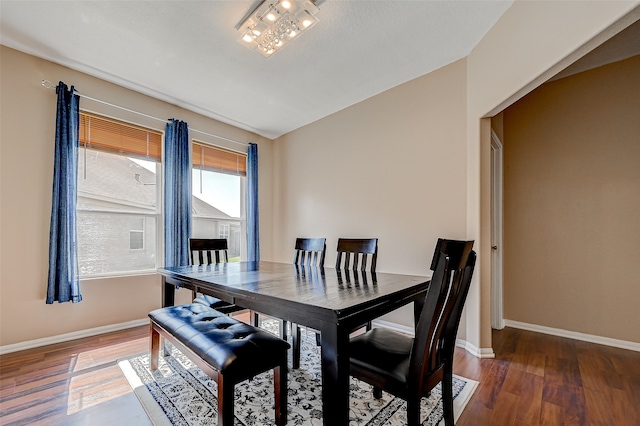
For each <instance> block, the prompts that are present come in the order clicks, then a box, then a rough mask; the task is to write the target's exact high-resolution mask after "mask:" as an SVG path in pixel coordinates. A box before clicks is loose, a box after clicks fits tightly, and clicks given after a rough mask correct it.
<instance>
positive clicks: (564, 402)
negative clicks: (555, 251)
mask: <svg viewBox="0 0 640 426" xmlns="http://www.w3.org/2000/svg"><path fill="white" fill-rule="evenodd" d="M493 339H494V351H495V352H496V358H495V359H484V360H480V359H477V358H476V357H474V356H473V355H470V354H468V353H466V352H465V351H464V350H461V349H459V348H457V349H456V359H455V367H454V370H455V373H456V374H459V375H462V376H465V377H469V378H471V379H474V380H478V381H479V382H480V384H479V385H478V389H477V390H476V392H475V393H474V395H473V397H472V398H471V400H470V401H469V404H468V405H467V408H466V409H465V411H464V412H463V413H462V416H461V417H460V419H459V421H458V423H457V424H458V425H459V426H469V425H624V426H627V425H631V426H633V425H640V352H633V351H627V350H623V349H616V348H610V347H606V346H601V345H596V344H591V343H585V342H580V341H576V340H570V339H564V338H560V337H554V336H548V335H544V334H538V333H533V332H527V331H521V330H516V329H509V328H506V329H504V330H502V331H494V333H493ZM148 344H149V342H148V327H146V326H145V327H137V328H134V329H130V330H125V331H120V332H115V333H109V334H105V335H101V336H95V337H90V338H85V339H80V340H75V341H72V342H66V343H60V344H56V345H50V346H46V347H42V348H36V349H30V350H27V351H22V352H16V353H11V354H6V355H3V356H0V424H2V425H27V424H28V425H75V426H80V425H91V426H101V425H127V426H129V425H145V426H146V425H150V424H151V423H150V422H149V420H148V418H147V416H146V414H145V412H144V410H143V408H142V407H141V406H140V404H139V402H138V400H137V398H136V396H135V395H134V394H133V392H132V390H131V388H130V386H129V384H128V382H127V380H126V379H125V378H124V376H123V374H122V372H121V371H120V368H119V367H118V364H117V360H118V359H121V358H126V357H129V356H132V355H135V354H138V353H141V352H144V351H147V350H148Z"/></svg>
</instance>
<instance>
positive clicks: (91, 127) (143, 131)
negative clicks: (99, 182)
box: [80, 111, 162, 161]
mask: <svg viewBox="0 0 640 426" xmlns="http://www.w3.org/2000/svg"><path fill="white" fill-rule="evenodd" d="M80 146H81V147H84V148H91V149H98V150H103V151H109V152H113V153H117V154H120V155H126V156H127V157H138V158H142V159H149V158H154V159H157V160H158V161H160V157H161V155H162V132H159V131H157V130H151V129H147V128H145V127H142V126H136V125H133V124H129V123H125V122H124V121H118V120H115V119H112V118H107V117H102V116H99V115H95V114H91V113H88V112H84V111H81V112H80Z"/></svg>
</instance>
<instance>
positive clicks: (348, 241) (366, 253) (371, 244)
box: [336, 238, 378, 331]
mask: <svg viewBox="0 0 640 426" xmlns="http://www.w3.org/2000/svg"><path fill="white" fill-rule="evenodd" d="M336 251H337V252H338V255H337V257H336V270H338V271H339V270H341V269H344V270H348V269H352V270H354V271H357V270H358V269H360V270H361V271H366V270H367V261H368V262H369V269H370V270H371V272H376V263H377V261H378V239H377V238H365V239H358V238H338V248H337V249H336ZM358 265H360V267H359V268H358ZM364 327H365V329H366V330H367V331H369V330H371V327H372V325H371V321H367V323H366V324H364ZM358 328H360V327H358Z"/></svg>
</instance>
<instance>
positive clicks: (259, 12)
mask: <svg viewBox="0 0 640 426" xmlns="http://www.w3.org/2000/svg"><path fill="white" fill-rule="evenodd" d="M319 11H320V9H318V7H317V6H316V5H315V4H314V3H313V1H312V0H264V1H263V2H262V3H260V4H258V6H257V7H256V8H255V9H254V10H253V11H252V12H251V13H250V14H249V15H248V17H247V18H246V19H245V20H243V21H242V23H241V24H240V26H239V27H238V32H239V33H240V42H241V43H242V44H244V45H245V46H247V47H248V48H250V49H251V50H255V51H256V52H259V53H260V54H262V56H265V57H269V56H272V55H273V54H274V53H276V52H277V51H279V50H280V49H282V47H284V46H285V45H286V44H287V43H288V42H289V41H291V40H293V39H294V38H298V37H299V36H300V33H301V32H303V31H306V30H307V29H309V28H311V27H313V26H314V25H315V24H316V22H318V18H316V16H315V15H316V13H318V12H319Z"/></svg>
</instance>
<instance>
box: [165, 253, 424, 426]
mask: <svg viewBox="0 0 640 426" xmlns="http://www.w3.org/2000/svg"><path fill="white" fill-rule="evenodd" d="M158 273H159V274H160V275H162V284H163V285H162V305H163V306H171V305H173V304H174V303H175V289H176V287H184V288H187V289H190V290H196V291H198V292H201V293H204V294H209V295H212V296H215V297H217V298H219V299H222V300H224V301H226V302H229V303H233V304H236V305H238V306H242V307H244V308H247V309H251V310H254V311H256V312H260V313H263V314H266V315H269V316H273V317H276V318H281V319H283V320H286V321H290V322H293V323H297V324H300V325H302V326H308V327H311V328H313V329H315V330H318V331H320V343H321V363H322V415H323V424H324V425H331V426H338V425H347V424H348V423H349V368H350V366H349V334H350V333H351V332H352V331H353V330H354V329H356V328H358V326H360V325H363V324H365V323H366V322H367V321H370V320H373V319H375V318H378V317H380V316H381V315H384V314H386V313H388V312H391V311H393V310H395V309H397V308H399V307H401V306H404V305H406V304H409V303H412V302H413V303H414V314H415V315H416V316H417V315H419V312H421V310H422V305H423V301H424V296H425V295H426V292H427V289H428V287H429V278H428V277H425V276H413V275H402V274H392V273H380V272H378V273H372V272H364V271H353V270H336V269H333V268H321V267H315V266H298V265H292V264H286V263H276V262H237V263H226V264H218V265H200V266H180V267H167V268H160V269H158Z"/></svg>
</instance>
